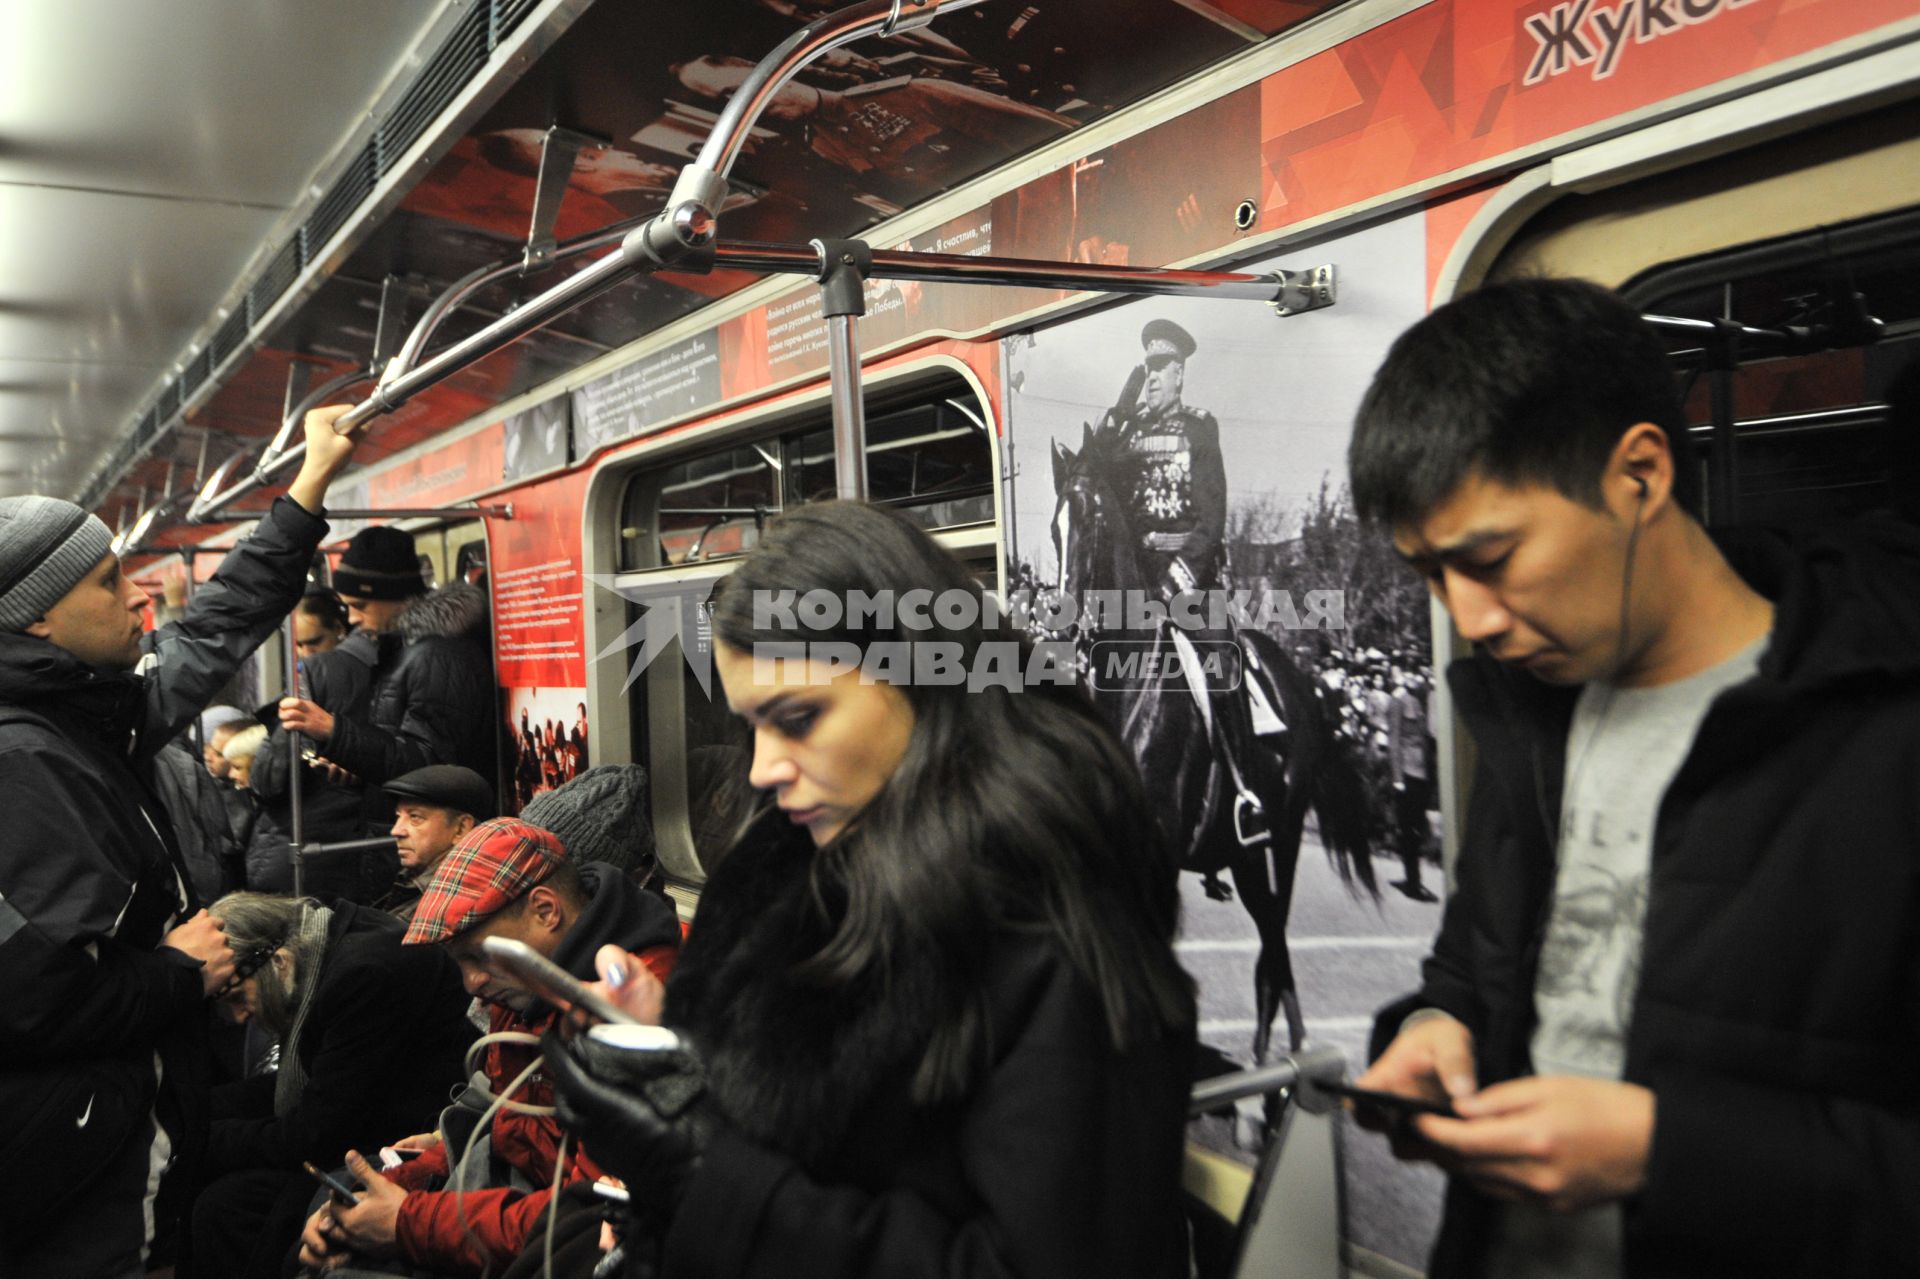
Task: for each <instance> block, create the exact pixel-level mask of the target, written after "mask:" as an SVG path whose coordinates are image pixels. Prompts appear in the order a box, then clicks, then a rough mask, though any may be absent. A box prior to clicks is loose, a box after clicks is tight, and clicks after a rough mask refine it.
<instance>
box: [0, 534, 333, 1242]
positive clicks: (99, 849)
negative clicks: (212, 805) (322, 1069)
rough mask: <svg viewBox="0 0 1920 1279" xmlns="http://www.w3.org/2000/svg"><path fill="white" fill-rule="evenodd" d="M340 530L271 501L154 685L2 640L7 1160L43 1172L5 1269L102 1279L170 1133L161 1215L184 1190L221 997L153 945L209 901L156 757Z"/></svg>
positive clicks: (160, 664)
mask: <svg viewBox="0 0 1920 1279" xmlns="http://www.w3.org/2000/svg"><path fill="white" fill-rule="evenodd" d="M325 529H326V524H325V523H324V522H323V521H321V520H319V519H316V518H315V517H313V516H312V515H310V514H308V513H307V512H306V511H304V510H302V509H301V508H300V507H299V506H298V505H297V504H296V503H294V502H292V501H290V500H289V499H286V498H281V499H280V500H278V501H276V502H275V503H274V506H273V509H272V511H271V512H270V513H269V514H268V516H267V517H266V518H265V519H263V520H262V521H261V522H260V524H259V526H258V527H257V528H256V529H255V531H254V532H253V533H252V534H251V535H250V536H249V537H247V538H246V539H244V540H243V541H241V543H240V544H239V545H238V546H237V547H236V548H235V549H234V550H233V552H232V553H231V554H229V555H228V556H227V557H226V559H225V560H224V561H222V563H221V565H220V569H219V571H218V572H217V573H216V574H215V575H214V577H213V580H212V581H210V582H209V583H207V585H206V586H204V587H202V588H201V589H200V590H199V591H196V592H195V593H194V597H193V601H192V603H191V604H190V605H189V607H188V609H187V612H186V615H185V616H184V617H183V618H181V620H179V621H178V622H174V623H170V624H169V625H167V626H165V627H163V628H161V630H160V631H159V632H157V633H156V635H155V637H154V643H153V646H152V651H151V653H150V654H149V657H148V658H147V660H146V661H145V662H144V663H143V666H142V670H143V672H144V673H143V674H130V673H129V674H119V673H114V674H105V673H101V672H98V671H95V670H94V669H93V668H91V667H89V666H87V665H85V664H84V663H82V662H80V661H79V660H78V659H77V658H75V657H73V656H72V655H71V654H69V653H67V652H66V651H64V650H62V649H60V648H57V647H55V646H54V645H52V644H49V643H47V642H46V641H44V640H41V639H36V638H34V637H31V636H27V635H13V634H7V635H0V990H4V991H5V992H6V995H5V998H4V999H0V1115H4V1116H5V1117H6V1122H5V1124H4V1125H0V1166H5V1167H8V1168H14V1169H30V1170H31V1175H26V1176H18V1177H14V1178H12V1179H11V1184H10V1187H9V1190H8V1193H7V1194H5V1195H3V1196H0V1262H4V1263H6V1264H0V1273H6V1274H12V1273H15V1272H16V1265H18V1266H19V1267H22V1268H21V1269H20V1271H19V1272H20V1273H34V1274H36V1275H55V1274H91V1273H98V1272H99V1271H100V1270H102V1269H104V1268H105V1263H106V1261H107V1259H109V1258H116V1257H122V1256H124V1255H125V1253H126V1249H127V1247H128V1246H129V1240H130V1241H131V1245H132V1246H133V1247H134V1248H135V1249H136V1250H137V1249H138V1247H139V1246H140V1244H141V1241H142V1240H143V1239H144V1238H145V1236H146V1228H145V1225H144V1222H143V1209H142V1197H143V1194H144V1190H145V1186H146V1182H147V1164H148V1159H149V1148H150V1147H152V1146H154V1144H155V1143H156V1141H157V1140H160V1139H161V1136H160V1135H159V1134H157V1132H156V1127H155V1125H156V1121H157V1122H158V1123H159V1124H161V1125H163V1127H164V1133H165V1134H170V1138H171V1140H170V1142H169V1143H168V1144H169V1146H170V1150H171V1155H172V1161H173V1162H172V1166H171V1169H170V1171H169V1172H168V1174H167V1176H166V1177H165V1178H164V1179H163V1181H162V1184H161V1190H160V1199H159V1201H158V1203H157V1205H156V1211H157V1213H158V1216H159V1217H160V1219H161V1220H162V1221H163V1222H164V1221H165V1220H166V1219H167V1218H168V1217H169V1215H170V1214H171V1213H174V1212H177V1209H178V1201H177V1195H178V1193H179V1191H180V1189H181V1188H182V1187H183V1186H184V1185H186V1184H190V1180H191V1173H192V1169H193V1165H194V1163H195V1162H196V1159H197V1156H198V1153H199V1147H200V1145H201V1144H202V1139H203V1136H204V1117H205V1095H204V1091H203V1089H204V1081H205V1063H206V1050H205V1027H206V1016H205V1013H206V1003H205V1000H204V999H203V997H202V992H201V982H200V974H199V970H198V966H197V965H195V964H194V963H193V962H192V961H191V960H189V959H188V958H187V957H186V956H185V955H183V954H180V953H178V952H176V951H172V950H170V949H167V948H164V947H161V946H160V939H161V938H162V937H163V936H164V935H165V934H166V933H167V931H168V930H169V929H171V928H172V927H173V926H174V925H175V924H177V923H179V922H180V921H181V920H182V919H184V918H185V917H186V916H187V915H188V914H190V913H191V912H192V911H193V910H194V909H195V908H196V907H197V906H199V905H200V904H201V903H200V902H199V900H198V898H197V897H196V895H195V894H194V893H193V891H192V889H191V887H190V885H189V883H188V881H187V876H186V874H185V870H184V867H183V863H182V861H181V857H180V853H179V849H178V847H177V845H176V843H175V841H174V838H173V834H172V832H171V830H170V829H169V828H168V822H167V816H166V812H165V810H164V809H163V808H162V806H161V804H160V801H159V800H158V798H157V797H156V796H155V793H154V788H153V760H154V757H155V755H157V754H158V753H159V751H160V750H161V748H162V747H163V746H165V745H166V743H167V742H168V741H169V740H170V739H171V738H172V737H173V736H174V735H175V734H176V733H177V732H179V731H180V729H181V728H182V726H184V725H185V724H186V723H187V722H188V721H190V720H191V719H192V718H193V717H194V716H195V715H196V714H198V713H199V711H200V710H201V708H202V707H204V706H205V705H206V703H207V702H208V701H210V700H211V699H212V698H213V696H214V695H215V694H216V693H217V692H218V691H219V689H220V687H221V686H222V685H223V684H225V683H226V682H227V680H228V679H229V678H230V677H231V676H232V674H233V672H234V671H235V670H236V669H237V668H238V666H239V664H240V662H241V661H242V660H243V659H244V658H245V657H246V656H247V655H248V654H249V653H251V652H252V651H253V650H254V649H255V648H257V647H258V646H259V645H260V643H261V642H262V641H263V640H265V639H266V638H267V636H269V635H271V634H272V633H273V630H274V627H275V626H276V625H278V623H279V622H280V620H281V619H282V618H284V617H285V616H286V615H287V614H288V613H289V612H290V611H291V610H292V609H293V606H294V604H295V602H296V601H298V599H299V597H300V591H301V588H302V586H303V585H304V584H305V581H306V572H307V565H308V562H309V561H310V560H311V558H312V556H313V552H314V548H315V547H316V546H317V545H318V544H319V541H320V537H321V534H322V533H323V532H324V531H325ZM156 1053H157V1054H158V1057H159V1060H160V1063H161V1065H162V1066H163V1071H162V1072H160V1073H163V1074H164V1079H165V1085H164V1087H160V1086H158V1085H157V1082H156V1063H155V1056H156ZM23 1258H28V1260H23Z"/></svg>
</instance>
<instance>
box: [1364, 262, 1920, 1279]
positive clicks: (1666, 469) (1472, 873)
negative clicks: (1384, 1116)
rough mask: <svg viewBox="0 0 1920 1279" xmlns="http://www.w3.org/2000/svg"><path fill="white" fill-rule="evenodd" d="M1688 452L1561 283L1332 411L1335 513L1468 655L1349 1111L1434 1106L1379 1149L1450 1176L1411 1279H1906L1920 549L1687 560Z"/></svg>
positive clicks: (1917, 1191)
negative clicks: (1670, 1278)
mask: <svg viewBox="0 0 1920 1279" xmlns="http://www.w3.org/2000/svg"><path fill="white" fill-rule="evenodd" d="M1685 440H1686V418H1685V417H1684V416H1683V415H1682V411H1681V408H1680V404H1679V400H1678V397H1677V396H1676V394H1675V390H1674V383H1673V376H1672V373H1671V371H1670V370H1669V368H1668V366H1667V362H1666V360H1665V358H1664V355H1663V353H1662V351H1661V348H1660V345H1659V343H1658V341H1657V340H1656V339H1655V337H1654V335H1653V333H1652V331H1651V330H1650V329H1649V328H1647V326H1646V325H1644V324H1643V323H1642V322H1641V320H1640V318H1639V316H1638V315H1636V314H1635V313H1634V312H1633V311H1632V310H1631V309H1630V308H1628V307H1627V306H1626V305H1625V304H1623V303H1622V302H1621V301H1620V300H1619V299H1618V298H1616V297H1614V296H1613V295H1612V294H1609V293H1607V292H1606V291H1605V290H1603V289H1600V288H1597V287H1595V286H1593V285H1589V284H1583V283H1578V282H1574V281H1567V280H1531V281H1524V282H1517V283H1510V284H1502V285H1496V286H1493V287H1489V288H1486V289H1482V290H1480V291H1479V292H1477V293H1473V294H1470V295H1468V296H1467V297H1465V298H1462V299H1461V300H1459V301H1457V302H1454V303H1452V304H1450V305H1448V306H1445V307H1442V308H1441V309H1440V310H1438V311H1435V312H1434V313H1433V314H1432V315H1431V316H1429V317H1427V318H1426V319H1425V320H1422V321H1421V322H1420V323H1419V324H1417V325H1415V326H1414V327H1413V328H1412V329H1410V330H1409V331H1408V332H1407V333H1406V334H1404V335H1403V336H1402V337H1401V338H1400V339H1399V340H1398V341H1397V342H1395V343H1394V346H1393V349H1392V351H1391V352H1389V354H1388V356H1387V359H1386V362H1385V363H1384V364H1383V365H1382V366H1381V368H1380V371H1379V373H1378V374H1376V375H1375V378H1374V382H1373V386H1372V387H1371V389H1370V390H1369V391H1368V392H1367V397H1366V400H1365V401H1364V403H1363V404H1362V406H1361V409H1360V416H1359V421H1358V423H1357V425H1356V426H1355V430H1354V437H1353V445H1352V453H1351V470H1352V474H1353V493H1354V501H1355V505H1356V506H1357V507H1358V508H1359V510H1360V511H1361V513H1362V514H1363V515H1364V516H1366V517H1368V518H1372V519H1377V520H1380V521H1382V522H1384V523H1385V524H1387V525H1388V526H1390V527H1391V528H1392V530H1393V536H1394V541H1395V543H1396V544H1397V545H1398V547H1399V549H1400V552H1401V554H1403V555H1404V556H1406V558H1407V559H1408V560H1409V561H1410V562H1411V563H1412V564H1413V565H1414V566H1415V567H1416V568H1417V569H1419V570H1420V571H1421V572H1422V573H1423V574H1424V575H1425V576H1426V578H1427V580H1428V582H1429V584H1430V585H1431V586H1432V588H1433V591H1434V594H1435V595H1436V596H1437V597H1438V598H1439V600H1440V602H1441V603H1442V604H1444V605H1445V606H1446V608H1447V611H1448V612H1449V613H1450V614H1452V617H1453V621H1454V624H1455V625H1456V626H1457V627H1458V628H1459V630H1460V633H1461V634H1462V635H1463V636H1465V637H1466V638H1467V639H1468V640H1469V641H1471V642H1473V643H1475V644H1477V645H1479V646H1480V651H1479V653H1478V654H1477V655H1476V656H1474V657H1472V658H1468V659H1466V660H1463V661H1460V662H1457V663H1455V664H1454V666H1453V668H1452V669H1451V670H1450V672H1449V678H1450V681H1451V685H1452V689H1453V701H1454V705H1455V706H1456V707H1457V708H1458V709H1459V712H1460V716H1461V719H1462V721H1463V723H1464V724H1465V726H1466V727H1467V729H1468V730H1469V731H1470V732H1471V733H1472V734H1473V738H1474V741H1475V744H1476V746H1477V747H1478V762H1477V767H1476V770H1475V773H1476V776H1475V784H1474V796H1473V802H1472V809H1471V811H1470V813H1469V814H1468V821H1467V838H1466V842H1465V844H1464V846H1463V847H1462V849H1461V851H1460V858H1459V863H1458V867H1457V874H1456V879H1457V882H1458V885H1459V887H1458V890H1457V891H1456V892H1455V893H1454V895H1453V896H1452V897H1451V898H1450V899H1449V900H1448V902H1447V905H1446V911H1445V915H1444V919H1443V922H1442V924H1441V928H1440V935H1439V937H1438V938H1437V940H1436V941H1435V943H1434V948H1433V953H1432V955H1431V956H1430V957H1429V958H1428V959H1427V961H1426V963H1425V965H1424V971H1423V975H1424V979H1425V981H1424V984H1423V986H1422V987H1421V989H1420V991H1419V993H1418V994H1417V995H1414V996H1412V997H1410V998H1409V999H1407V1000H1405V1001H1403V1002H1401V1003H1399V1004H1397V1005H1395V1006H1393V1007H1390V1008H1388V1009H1386V1010H1384V1011H1383V1012H1382V1014H1381V1017H1380V1020H1379V1023H1378V1024H1377V1026H1376V1028H1375V1047H1376V1051H1379V1050H1380V1049H1381V1048H1382V1047H1384V1051H1381V1052H1380V1055H1379V1059H1378V1060H1377V1061H1376V1062H1375V1063H1374V1065H1373V1067H1372V1069H1370V1070H1369V1071H1368V1072H1367V1073H1366V1074H1365V1075H1364V1076H1362V1077H1361V1079H1360V1081H1359V1082H1360V1083H1362V1084H1364V1085H1367V1086H1369V1087H1373V1088H1381V1089H1386V1090H1388V1091H1392V1092H1403V1093H1414V1092H1417V1093H1422V1094H1425V1095H1427V1096H1430V1097H1434V1098H1442V1097H1451V1099H1452V1101H1453V1105H1454V1108H1455V1109H1456V1110H1458V1111H1459V1112H1460V1114H1461V1115H1462V1116H1463V1118H1461V1119H1444V1118H1437V1117H1433V1116H1421V1117H1419V1118H1418V1119H1417V1120H1416V1121H1415V1123H1416V1125H1417V1128H1416V1131H1415V1133H1403V1134H1401V1137H1402V1140H1401V1141H1400V1143H1399V1147H1398V1148H1399V1149H1401V1150H1402V1152H1403V1153H1405V1154H1406V1155H1408V1156H1411V1157H1418V1158H1422V1159H1430V1160H1433V1161H1435V1162H1437V1163H1439V1164H1440V1165H1441V1166H1443V1167H1444V1168H1446V1169H1447V1170H1448V1171H1449V1172H1450V1173H1452V1174H1454V1177H1453V1182H1452V1184H1451V1186H1450V1187H1449V1190H1448V1198H1447V1212H1446V1220H1445V1225H1444V1227H1443V1229H1442V1231H1441V1236H1440V1240H1439V1242H1438V1244H1437V1245H1436V1248H1435V1252H1434V1256H1433V1262H1432V1265H1431V1267H1430V1273H1432V1274H1433V1275H1434V1276H1435V1279H1454V1276H1469V1275H1470V1276H1476V1277H1477V1276H1498V1277H1505V1276H1519V1277H1523V1279H1533V1277H1536V1276H1538V1277H1542V1279H1544V1277H1545V1276H1588V1275H1595V1276H1599V1275H1606V1276H1617V1275H1627V1276H1636V1277H1637V1276H1666V1275H1686V1276H1698V1277H1701V1279H1713V1277H1715V1276H1729V1277H1731V1276H1735V1275H1743V1276H1744V1275H1760V1274H1766V1275H1821V1276H1862V1277H1865V1276H1883V1275H1894V1274H1902V1275H1911V1274H1920V1111H1917V1110H1916V1108H1915V1105H1914V1101H1913V1081H1914V1063H1915V1060H1916V1058H1917V1057H1920V853H1917V852H1916V850H1917V849H1920V819H1917V818H1916V815H1915V812H1914V807H1913V794H1914V780H1915V761H1916V760H1917V759H1920V537H1917V536H1916V535H1915V533H1914V531H1913V530H1912V529H1911V528H1909V527H1906V526H1903V525H1901V524H1900V523H1898V522H1897V521H1894V520H1891V519H1867V520H1862V521H1859V522H1858V523H1857V525H1855V526H1854V527H1852V528H1850V529H1847V530H1844V531H1842V530H1834V531H1830V532H1827V533H1822V534H1819V535H1816V536H1814V537H1812V538H1809V539H1807V540H1806V541H1804V542H1803V543H1801V544H1798V545H1796V544H1793V543H1791V542H1789V541H1788V540H1786V539H1780V538H1772V537H1766V536H1758V535H1753V534H1748V535H1746V536H1741V535H1740V534H1739V533H1738V532H1737V531H1736V532H1733V533H1728V534H1725V535H1723V536H1721V537H1720V538H1719V540H1718V541H1717V542H1716V539H1715V537H1711V536H1709V535H1708V533H1707V531H1706V530H1705V529H1703V528H1702V527H1701V526H1700V524H1699V523H1698V522H1697V521H1696V520H1695V518H1694V517H1693V516H1692V515H1691V514H1689V513H1688V503H1687V498H1688V496H1689V490H1690V488H1691V486H1692V484H1693V483H1694V481H1695V477H1696V475H1697V471H1696V470H1695V468H1694V466H1693V459H1692V458H1691V457H1690V456H1689V455H1688V454H1687V452H1686V451H1685V443H1684V442H1685ZM1415 1136H1417V1140H1413V1141H1408V1140H1406V1138H1409V1137H1415Z"/></svg>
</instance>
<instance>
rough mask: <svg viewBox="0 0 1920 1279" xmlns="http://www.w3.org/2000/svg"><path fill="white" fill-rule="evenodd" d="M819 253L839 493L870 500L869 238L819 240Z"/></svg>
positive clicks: (848, 498) (815, 248)
mask: <svg viewBox="0 0 1920 1279" xmlns="http://www.w3.org/2000/svg"><path fill="white" fill-rule="evenodd" d="M812 244H813V251H814V252H815V253H818V254H819V255H820V301H821V310H822V312H823V313H824V314H825V316H826V319H827V377H828V386H829V389H830V393H831V396H832V402H833V479H834V492H835V496H837V497H839V498H841V499H842V500H844V501H850V502H864V501H866V500H867V412H866V405H865V402H864V400H863V399H862V397H861V394H860V317H861V316H863V315H865V314H866V313H867V291H866V281H867V271H868V270H869V269H870V268H871V267H872V266H873V250H872V249H871V248H869V247H868V246H867V244H866V242H865V241H864V240H814V241H812Z"/></svg>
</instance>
